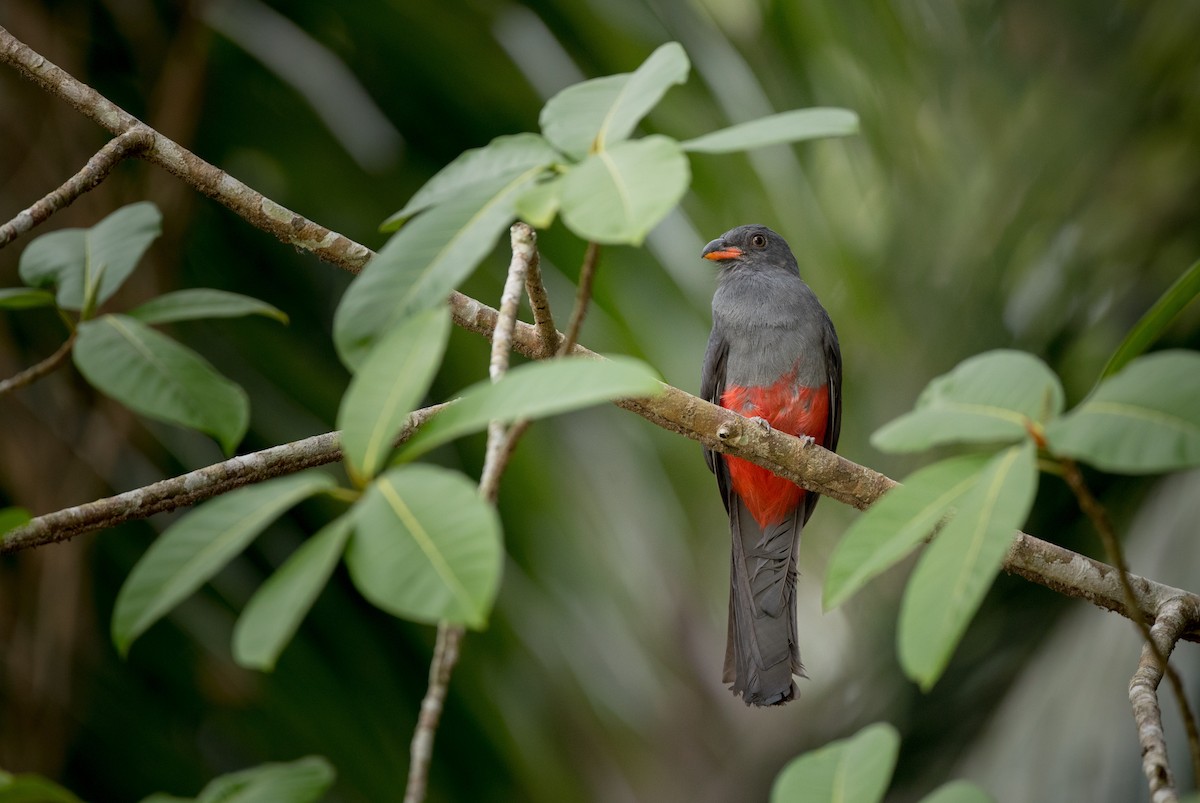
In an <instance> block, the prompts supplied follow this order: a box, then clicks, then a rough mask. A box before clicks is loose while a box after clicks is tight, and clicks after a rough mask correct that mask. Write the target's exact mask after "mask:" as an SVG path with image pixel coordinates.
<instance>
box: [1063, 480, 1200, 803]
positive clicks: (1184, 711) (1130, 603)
mask: <svg viewBox="0 0 1200 803" xmlns="http://www.w3.org/2000/svg"><path fill="white" fill-rule="evenodd" d="M1059 463H1060V464H1061V465H1062V468H1063V478H1064V479H1065V480H1066V481H1067V485H1068V486H1070V488H1071V491H1072V492H1073V493H1074V494H1075V498H1076V499H1077V500H1078V501H1079V507H1080V509H1082V510H1083V512H1084V515H1086V516H1087V517H1088V519H1089V520H1091V522H1092V527H1094V528H1095V530H1096V533H1097V534H1098V535H1099V536H1100V542H1101V543H1102V544H1103V546H1104V553H1105V555H1106V556H1107V557H1108V561H1109V563H1111V564H1112V565H1113V566H1115V567H1116V568H1117V580H1118V581H1120V584H1121V594H1122V596H1123V599H1124V602H1125V612H1126V613H1125V615H1126V616H1128V617H1129V618H1130V619H1131V620H1132V621H1133V623H1134V625H1136V626H1137V629H1138V632H1139V633H1141V635H1142V641H1143V642H1144V643H1145V645H1146V649H1148V650H1149V651H1150V654H1151V656H1152V657H1153V659H1154V661H1155V663H1156V664H1157V666H1158V667H1160V668H1161V669H1160V677H1161V675H1163V674H1165V675H1166V676H1167V680H1168V681H1169V682H1170V684H1171V689H1172V690H1173V691H1174V692H1175V701H1176V703H1177V704H1178V705H1179V714H1180V717H1181V718H1182V720H1183V727H1184V731H1185V732H1186V733H1187V740H1188V753H1189V755H1190V757H1191V760H1192V774H1193V775H1194V776H1195V777H1196V778H1200V734H1198V733H1197V732H1196V718H1195V717H1194V716H1192V707H1191V706H1190V705H1189V704H1188V698H1187V692H1186V691H1185V690H1184V687H1183V681H1182V680H1180V679H1179V673H1178V672H1176V671H1175V668H1174V667H1173V666H1171V665H1170V664H1169V663H1168V662H1167V654H1168V653H1167V652H1164V651H1163V650H1162V649H1160V648H1159V644H1158V641H1157V640H1155V639H1154V638H1153V636H1152V634H1151V632H1150V630H1151V628H1150V625H1149V624H1148V623H1147V619H1148V618H1149V619H1150V620H1152V621H1154V622H1155V626H1158V623H1160V622H1161V621H1162V619H1161V613H1160V611H1158V610H1155V611H1153V612H1152V613H1150V614H1147V612H1146V611H1145V609H1143V608H1142V607H1141V606H1140V604H1139V603H1138V599H1137V596H1136V595H1135V594H1134V591H1133V586H1132V584H1131V583H1130V582H1129V565H1128V563H1126V561H1125V553H1124V552H1123V551H1122V549H1121V542H1120V541H1119V540H1118V539H1117V533H1116V530H1114V529H1113V526H1112V522H1111V521H1109V518H1108V511H1106V510H1105V509H1104V506H1103V505H1102V504H1100V501H1099V500H1098V499H1096V497H1095V496H1093V495H1092V491H1091V489H1090V488H1088V486H1087V483H1086V482H1085V481H1084V479H1083V472H1082V471H1080V470H1079V464H1078V463H1076V462H1075V461H1074V460H1072V459H1070V458H1068V457H1064V458H1060V459H1059ZM1177 638H1178V636H1176V637H1175V638H1174V639H1172V647H1173V646H1174V642H1175V639H1177ZM1163 757H1164V761H1165V757H1166V752H1165V746H1164V752H1163ZM1164 766H1165V765H1164ZM1153 791H1154V790H1153V789H1151V793H1152V794H1153Z"/></svg>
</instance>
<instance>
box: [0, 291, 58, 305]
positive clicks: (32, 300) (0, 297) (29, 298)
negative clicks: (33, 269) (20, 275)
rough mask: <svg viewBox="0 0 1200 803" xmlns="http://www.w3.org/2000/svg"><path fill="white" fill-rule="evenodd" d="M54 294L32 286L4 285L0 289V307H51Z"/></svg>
mask: <svg viewBox="0 0 1200 803" xmlns="http://www.w3.org/2000/svg"><path fill="white" fill-rule="evenodd" d="M53 306H54V294H53V293H50V292H47V291H45V290H37V289H34V288H32V287H5V288H3V289H0V309H31V308H32V307H53Z"/></svg>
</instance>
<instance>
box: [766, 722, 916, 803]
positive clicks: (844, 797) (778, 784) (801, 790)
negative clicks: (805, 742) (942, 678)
mask: <svg viewBox="0 0 1200 803" xmlns="http://www.w3.org/2000/svg"><path fill="white" fill-rule="evenodd" d="M899 752H900V734H898V733H897V732H896V729H895V728H893V727H892V726H891V725H889V724H887V723H886V722H876V723H875V724H874V725H868V726H867V727H865V728H863V729H862V730H860V731H859V732H858V733H856V734H854V735H853V736H851V737H850V738H848V739H839V740H838V741H836V742H830V743H829V744H827V745H825V746H824V747H822V748H819V749H817V750H811V751H809V752H807V753H805V754H804V755H802V756H798V757H796V758H794V759H792V760H791V761H790V762H788V764H787V766H785V767H784V768H783V771H782V772H780V773H779V777H778V778H776V779H775V785H774V786H773V787H771V803H825V801H828V802H829V803H878V801H880V800H882V799H883V795H884V793H885V792H886V791H887V788H888V783H889V782H890V781H891V778H892V771H893V770H894V769H895V768H896V756H897V754H898V753H899Z"/></svg>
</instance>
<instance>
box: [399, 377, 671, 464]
mask: <svg viewBox="0 0 1200 803" xmlns="http://www.w3.org/2000/svg"><path fill="white" fill-rule="evenodd" d="M661 391H662V383H661V382H660V381H659V380H658V377H656V376H655V374H654V371H653V370H652V369H651V368H650V367H649V366H648V365H646V364H645V363H643V362H641V361H640V360H635V359H633V358H632V357H621V356H615V357H612V358H610V359H607V360H591V359H585V358H579V357H561V358H554V359H550V360H539V361H538V362H533V363H525V364H523V365H519V366H517V367H516V368H513V369H512V370H511V371H509V372H508V373H507V374H505V375H504V378H503V379H501V380H500V381H499V382H495V383H492V382H488V381H486V380H485V381H483V382H479V383H477V384H475V385H472V386H471V387H469V388H467V389H466V390H464V391H463V392H462V395H461V396H460V398H459V399H458V401H456V402H455V403H454V404H452V405H450V406H449V407H447V408H446V409H444V410H442V411H441V412H439V413H438V414H437V415H435V416H434V417H433V418H432V419H430V420H429V421H427V422H425V423H424V424H423V425H422V426H421V428H420V429H419V430H417V433H416V434H415V435H413V437H412V438H410V439H409V440H408V442H407V443H405V444H404V447H403V448H404V451H403V453H402V455H401V456H402V457H403V458H404V459H406V460H407V459H412V458H414V457H416V456H417V455H421V454H424V453H425V452H427V451H429V450H430V449H432V448H434V447H435V446H440V445H441V444H443V443H446V442H448V441H452V440H454V439H455V438H458V437H461V436H463V435H466V434H468V433H471V432H478V431H480V430H482V429H484V428H486V427H487V425H488V422H489V421H493V420H495V421H504V422H509V421H515V420H516V419H518V418H544V417H546V416H550V415H556V414H558V413H565V412H567V411H569V410H578V409H580V408H582V407H588V406H590V405H593V404H599V403H600V402H605V401H611V400H613V399H626V398H643V397H647V396H654V395H657V394H658V393H660V392H661Z"/></svg>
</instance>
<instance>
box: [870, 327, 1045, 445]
mask: <svg viewBox="0 0 1200 803" xmlns="http://www.w3.org/2000/svg"><path fill="white" fill-rule="evenodd" d="M1062 408H1063V391H1062V385H1061V384H1060V383H1059V381H1058V377H1057V376H1055V375H1054V372H1053V371H1051V370H1050V369H1049V368H1048V367H1047V366H1046V364H1045V363H1044V362H1042V361H1041V360H1039V359H1038V358H1037V357H1034V356H1033V355H1032V354H1026V353H1025V352H1021V351H1008V350H1003V349H1001V350H996V351H988V352H985V353H983V354H979V355H976V356H974V357H970V358H968V359H966V360H963V361H962V362H961V363H959V364H958V366H957V367H955V368H954V370H953V371H951V372H950V373H948V374H943V375H942V376H939V377H937V378H936V379H934V380H933V381H932V382H930V383H929V385H928V386H927V387H926V388H925V390H924V391H922V393H921V396H920V398H918V399H917V404H916V406H915V407H914V409H913V411H912V412H911V413H906V414H905V415H902V416H900V417H899V418H897V419H896V420H894V421H892V422H891V423H889V424H885V425H884V426H883V427H881V428H880V429H878V430H876V432H875V434H874V435H872V436H871V443H872V444H873V445H874V446H875V448H877V449H880V450H882V451H885V452H914V451H920V450H922V449H928V448H929V447H931V446H936V445H938V444H942V443H953V442H956V441H961V442H965V443H990V442H1001V443H1003V442H1010V441H1014V440H1018V439H1020V438H1023V437H1026V436H1027V434H1028V430H1027V427H1028V426H1029V425H1030V424H1031V423H1037V424H1044V423H1046V422H1047V421H1049V420H1050V419H1052V418H1054V417H1055V416H1057V415H1058V414H1059V413H1060V412H1062Z"/></svg>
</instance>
